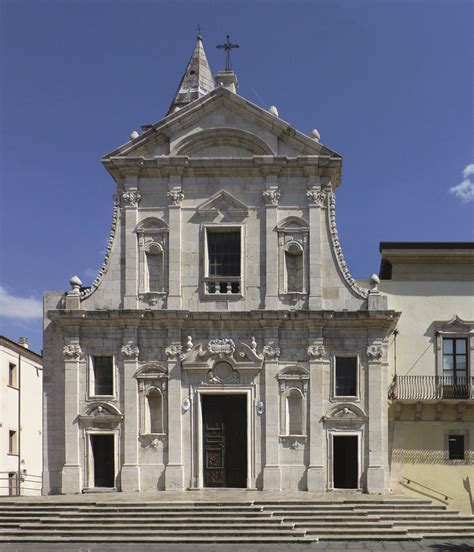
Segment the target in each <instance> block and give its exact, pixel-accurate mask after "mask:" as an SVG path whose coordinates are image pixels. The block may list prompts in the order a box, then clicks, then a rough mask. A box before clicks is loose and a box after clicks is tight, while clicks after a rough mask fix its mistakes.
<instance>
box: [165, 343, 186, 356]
mask: <svg viewBox="0 0 474 552" xmlns="http://www.w3.org/2000/svg"><path fill="white" fill-rule="evenodd" d="M182 349H183V348H182V346H181V345H170V346H169V347H166V349H165V354H166V356H167V357H168V359H169V360H178V359H179V360H183V358H184V355H183V354H182V353H181V351H182Z"/></svg>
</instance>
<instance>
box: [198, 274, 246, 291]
mask: <svg viewBox="0 0 474 552" xmlns="http://www.w3.org/2000/svg"><path fill="white" fill-rule="evenodd" d="M240 279H241V278H240V276H208V277H206V278H204V282H205V286H206V295H234V294H238V293H240Z"/></svg>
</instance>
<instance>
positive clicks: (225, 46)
mask: <svg viewBox="0 0 474 552" xmlns="http://www.w3.org/2000/svg"><path fill="white" fill-rule="evenodd" d="M226 38H227V42H226V43H224V44H218V45H217V46H216V48H220V49H224V50H225V54H226V57H225V70H226V71H232V65H231V63H230V53H231V51H232V49H233V48H240V46H239V45H238V44H231V42H230V36H229V35H227V37H226Z"/></svg>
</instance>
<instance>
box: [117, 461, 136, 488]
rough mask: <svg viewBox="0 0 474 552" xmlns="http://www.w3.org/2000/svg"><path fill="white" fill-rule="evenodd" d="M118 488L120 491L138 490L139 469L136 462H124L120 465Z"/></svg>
mask: <svg viewBox="0 0 474 552" xmlns="http://www.w3.org/2000/svg"><path fill="white" fill-rule="evenodd" d="M120 488H121V490H122V491H139V490H140V470H139V468H138V466H137V465H136V464H124V465H123V466H122V471H121V474H120Z"/></svg>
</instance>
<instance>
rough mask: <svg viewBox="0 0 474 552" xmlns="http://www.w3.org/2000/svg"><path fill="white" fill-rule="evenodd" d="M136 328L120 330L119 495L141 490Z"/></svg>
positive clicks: (127, 327) (130, 327) (129, 327)
mask: <svg viewBox="0 0 474 552" xmlns="http://www.w3.org/2000/svg"><path fill="white" fill-rule="evenodd" d="M139 353H140V351H139V348H138V328H137V327H136V326H135V325H132V326H126V327H125V328H124V330H123V346H122V349H121V354H122V401H123V402H122V404H123V413H124V421H123V426H122V441H123V448H122V450H123V464H122V471H121V486H122V491H139V490H140V469H139V466H138V432H139V413H140V412H139V404H138V388H137V380H136V379H135V378H134V375H135V373H136V371H137V369H138V356H139Z"/></svg>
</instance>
